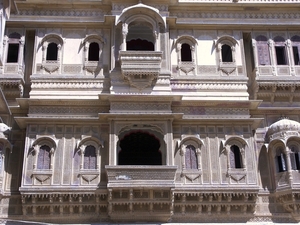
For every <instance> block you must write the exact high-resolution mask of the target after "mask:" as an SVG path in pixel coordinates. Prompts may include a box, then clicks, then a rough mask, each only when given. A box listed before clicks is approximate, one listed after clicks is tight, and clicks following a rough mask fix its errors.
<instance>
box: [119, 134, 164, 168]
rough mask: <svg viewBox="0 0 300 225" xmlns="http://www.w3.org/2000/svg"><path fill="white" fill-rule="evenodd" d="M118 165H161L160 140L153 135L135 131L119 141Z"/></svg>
mask: <svg viewBox="0 0 300 225" xmlns="http://www.w3.org/2000/svg"><path fill="white" fill-rule="evenodd" d="M120 148H121V151H120V152H119V165H162V155H161V152H160V150H159V148H160V142H159V140H158V139H156V137H155V136H153V135H151V134H149V133H146V132H142V131H137V132H134V133H130V134H128V135H126V136H125V137H124V138H123V139H122V140H121V141H120Z"/></svg>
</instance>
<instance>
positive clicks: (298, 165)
mask: <svg viewBox="0 0 300 225" xmlns="http://www.w3.org/2000/svg"><path fill="white" fill-rule="evenodd" d="M299 160H300V155H299V152H296V153H295V161H296V169H297V170H300V161H299Z"/></svg>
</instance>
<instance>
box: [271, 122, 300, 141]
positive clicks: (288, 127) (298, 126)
mask: <svg viewBox="0 0 300 225" xmlns="http://www.w3.org/2000/svg"><path fill="white" fill-rule="evenodd" d="M299 131H300V123H299V122H297V121H294V120H290V119H287V118H283V119H281V120H279V121H277V122H275V123H273V124H272V125H271V126H270V127H269V129H268V131H267V134H266V139H267V140H272V139H276V138H283V137H287V136H298V135H299Z"/></svg>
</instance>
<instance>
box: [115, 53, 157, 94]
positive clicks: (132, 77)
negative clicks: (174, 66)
mask: <svg viewBox="0 0 300 225" xmlns="http://www.w3.org/2000/svg"><path fill="white" fill-rule="evenodd" d="M161 60H162V52H161V51H120V62H121V70H122V75H123V77H124V79H125V80H127V81H128V82H129V84H130V85H131V86H134V87H136V88H138V89H140V90H141V89H144V88H146V87H149V86H151V85H152V83H153V81H155V80H156V78H157V77H158V75H159V73H160V68H161Z"/></svg>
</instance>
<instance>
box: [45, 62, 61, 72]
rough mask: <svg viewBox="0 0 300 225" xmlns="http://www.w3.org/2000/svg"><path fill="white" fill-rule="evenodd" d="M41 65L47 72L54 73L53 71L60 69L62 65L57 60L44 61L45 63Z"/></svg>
mask: <svg viewBox="0 0 300 225" xmlns="http://www.w3.org/2000/svg"><path fill="white" fill-rule="evenodd" d="M41 67H42V69H44V70H45V71H46V72H48V73H50V74H52V73H54V72H56V71H58V70H59V67H60V66H59V64H58V63H56V62H55V63H44V64H42V66H41Z"/></svg>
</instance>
